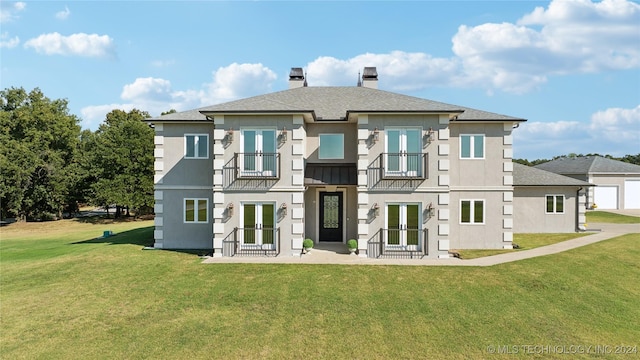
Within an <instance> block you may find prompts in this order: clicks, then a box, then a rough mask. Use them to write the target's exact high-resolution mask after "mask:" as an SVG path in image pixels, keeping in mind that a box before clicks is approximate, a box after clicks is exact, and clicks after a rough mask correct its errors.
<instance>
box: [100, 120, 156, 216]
mask: <svg viewBox="0 0 640 360" xmlns="http://www.w3.org/2000/svg"><path fill="white" fill-rule="evenodd" d="M149 117H150V116H149V114H148V113H147V112H145V111H140V110H137V109H133V110H131V111H130V112H125V111H123V110H113V111H111V112H110V113H108V114H107V116H106V119H105V121H104V123H103V124H101V125H100V128H99V129H98V130H97V131H96V133H95V139H93V140H92V141H88V142H87V146H89V147H90V148H91V153H92V158H91V160H90V161H89V164H90V169H91V170H90V171H91V172H92V173H93V175H94V176H95V182H94V183H93V184H92V185H91V196H92V199H93V202H94V203H96V204H98V205H104V206H108V205H114V204H115V205H116V217H119V216H120V214H121V212H120V211H121V209H122V208H125V209H126V210H127V212H128V210H129V208H131V209H133V210H134V211H135V212H136V214H139V213H140V212H141V211H144V210H145V209H149V208H150V207H152V206H153V173H154V170H153V148H154V145H153V134H154V131H153V129H152V128H151V127H150V126H149V125H148V124H146V123H145V122H144V121H143V120H144V119H147V118H149Z"/></svg>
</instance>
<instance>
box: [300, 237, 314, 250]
mask: <svg viewBox="0 0 640 360" xmlns="http://www.w3.org/2000/svg"><path fill="white" fill-rule="evenodd" d="M302 247H304V248H305V249H310V248H312V247H313V240H311V239H304V241H303V242H302Z"/></svg>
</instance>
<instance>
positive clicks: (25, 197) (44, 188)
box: [0, 88, 80, 220]
mask: <svg viewBox="0 0 640 360" xmlns="http://www.w3.org/2000/svg"><path fill="white" fill-rule="evenodd" d="M67 105H68V102H67V100H65V99H58V100H51V99H49V98H47V97H45V96H44V94H43V93H42V91H40V89H37V88H36V89H34V90H32V91H31V92H29V93H27V91H26V90H24V89H23V88H10V89H5V90H3V91H1V92H0V171H1V174H2V176H0V202H1V211H2V216H3V217H9V216H15V217H17V218H18V219H19V220H27V219H47V218H53V217H62V212H63V210H64V209H65V208H66V207H68V203H69V202H70V197H69V195H70V194H71V188H72V187H73V176H72V175H71V174H72V173H73V171H72V169H73V168H74V167H76V166H77V164H76V162H75V155H76V153H77V144H78V136H79V133H80V126H79V125H78V122H79V119H78V118H77V117H76V116H75V115H71V114H70V113H69V110H68V108H67Z"/></svg>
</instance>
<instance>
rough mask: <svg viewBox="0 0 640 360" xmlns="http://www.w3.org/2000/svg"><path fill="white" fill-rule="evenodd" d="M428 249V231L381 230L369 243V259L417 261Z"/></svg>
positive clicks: (425, 254)
mask: <svg viewBox="0 0 640 360" xmlns="http://www.w3.org/2000/svg"><path fill="white" fill-rule="evenodd" d="M428 249H429V246H428V230H427V229H422V230H420V229H380V230H379V231H378V232H377V233H376V234H375V235H374V236H373V237H372V238H371V239H370V240H369V242H368V243H367V257H370V258H402V259H406V258H408V259H415V258H422V257H424V256H427V255H429V250H428Z"/></svg>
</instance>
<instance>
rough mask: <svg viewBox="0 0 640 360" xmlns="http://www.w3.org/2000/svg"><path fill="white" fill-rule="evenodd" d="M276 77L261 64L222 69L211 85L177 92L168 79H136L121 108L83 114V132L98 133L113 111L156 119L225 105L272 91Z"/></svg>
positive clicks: (89, 110) (86, 109)
mask: <svg viewBox="0 0 640 360" xmlns="http://www.w3.org/2000/svg"><path fill="white" fill-rule="evenodd" d="M276 79H277V76H276V74H275V73H274V72H273V71H272V70H271V69H269V68H267V67H265V66H263V65H262V64H236V63H233V64H231V65H229V66H227V67H221V68H219V69H218V70H216V71H215V72H214V73H213V79H212V81H211V82H210V83H206V84H204V85H203V86H202V87H201V88H200V89H187V90H174V89H173V88H172V86H171V82H170V81H169V80H166V79H160V78H153V77H146V78H137V79H135V81H134V82H133V83H131V84H126V85H124V87H123V89H122V93H121V94H120V98H121V99H122V100H125V101H126V102H125V103H122V104H108V105H92V106H87V107H84V108H83V109H82V110H81V113H82V117H83V123H82V126H83V127H84V128H88V129H92V130H95V129H96V128H97V127H98V125H99V124H100V123H101V122H102V121H103V120H104V118H105V115H106V114H107V113H108V112H110V111H111V110H113V109H123V110H126V111H129V110H131V109H133V108H137V109H140V110H144V111H148V112H149V113H150V114H151V115H153V116H157V115H160V113H161V112H163V111H167V110H170V109H176V110H178V111H184V110H189V109H193V108H197V107H202V106H207V105H213V104H217V103H221V102H224V101H229V100H235V99H238V98H245V97H250V96H254V95H258V94H263V93H265V92H270V91H271V84H272V83H273V82H274V81H275V80H276Z"/></svg>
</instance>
